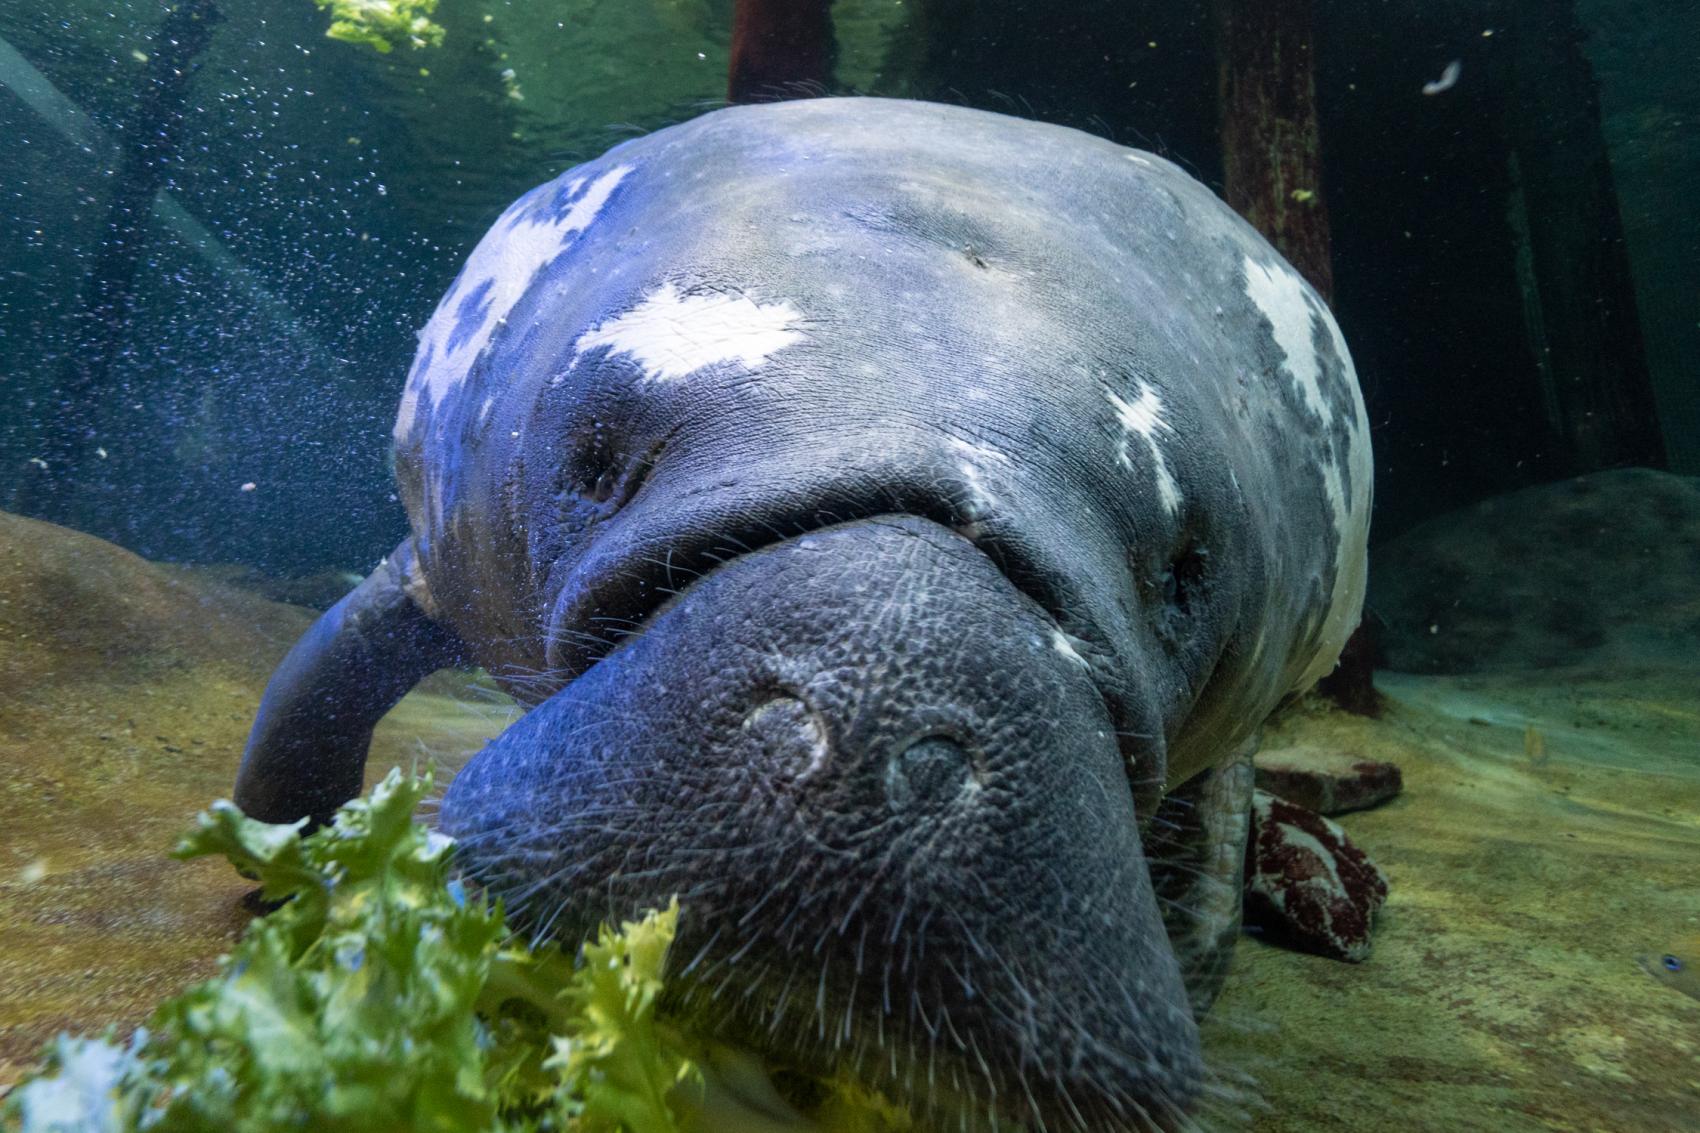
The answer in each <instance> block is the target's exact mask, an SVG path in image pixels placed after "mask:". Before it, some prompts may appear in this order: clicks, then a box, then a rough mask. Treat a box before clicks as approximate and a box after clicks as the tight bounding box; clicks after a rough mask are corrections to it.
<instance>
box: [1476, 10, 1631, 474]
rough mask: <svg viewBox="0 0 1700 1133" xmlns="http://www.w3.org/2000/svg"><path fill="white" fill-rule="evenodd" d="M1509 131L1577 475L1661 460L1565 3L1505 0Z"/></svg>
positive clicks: (1598, 139) (1597, 136)
mask: <svg viewBox="0 0 1700 1133" xmlns="http://www.w3.org/2000/svg"><path fill="white" fill-rule="evenodd" d="M1507 7H1508V12H1509V15H1510V18H1511V38H1512V43H1511V49H1512V64H1511V70H1512V89H1511V91H1510V97H1509V98H1507V99H1506V100H1505V104H1504V105H1505V113H1506V116H1507V118H1508V119H1509V120H1508V121H1507V123H1506V132H1507V134H1508V135H1509V137H1510V139H1511V146H1512V149H1513V151H1514V152H1515V154H1516V159H1517V161H1516V168H1517V175H1518V181H1519V186H1518V187H1519V189H1520V191H1521V192H1522V194H1523V203H1524V205H1525V208H1524V210H1523V215H1524V217H1525V218H1526V222H1527V225H1528V228H1527V233H1528V240H1529V250H1530V254H1531V259H1532V261H1533V266H1534V276H1535V291H1536V296H1535V298H1536V301H1537V305H1538V307H1539V313H1540V325H1541V328H1542V330H1543V332H1544V338H1545V342H1544V347H1545V350H1546V357H1545V358H1544V359H1543V364H1542V367H1541V369H1542V373H1543V376H1544V377H1545V379H1546V380H1547V381H1548V382H1549V383H1550V384H1549V389H1548V398H1549V402H1550V403H1551V404H1552V405H1553V406H1554V407H1555V408H1556V416H1557V422H1556V424H1557V427H1558V429H1559V432H1560V434H1561V436H1562V439H1563V442H1564V444H1565V446H1566V448H1567V449H1568V450H1569V452H1568V456H1569V460H1568V462H1567V463H1568V464H1569V466H1570V468H1571V470H1572V471H1574V472H1579V473H1580V472H1590V471H1593V470H1595V469H1599V468H1612V467H1617V466H1621V465H1626V464H1641V465H1648V466H1651V467H1654V468H1662V467H1665V447H1664V439H1663V436H1662V434H1661V433H1660V431H1659V422H1658V411H1657V408H1656V406H1655V404H1654V400H1653V386H1652V378H1651V376H1650V374H1649V373H1648V369H1647V355H1646V349H1645V347H1644V346H1643V344H1642V341H1641V324H1640V320H1639V318H1638V317H1637V315H1636V309H1635V292H1634V283H1633V280H1632V278H1631V276H1630V272H1629V253H1628V251H1627V249H1626V247H1625V245H1624V241H1623V218H1622V217H1621V215H1620V214H1619V212H1618V205H1617V187H1616V185H1615V184H1614V183H1613V181H1612V172H1611V159H1610V156H1609V155H1608V153H1607V151H1606V142H1605V133H1604V129H1603V127H1602V124H1601V121H1600V100H1599V91H1598V89H1597V84H1596V82H1595V79H1594V72H1593V68H1592V66H1590V65H1589V63H1588V59H1587V56H1585V55H1584V54H1583V53H1582V39H1583V32H1582V28H1581V26H1580V24H1579V23H1578V22H1577V19H1576V13H1575V10H1574V8H1573V6H1572V4H1571V3H1570V2H1569V0H1512V2H1511V3H1510V4H1509V5H1508V6H1507Z"/></svg>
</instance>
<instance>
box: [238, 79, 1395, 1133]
mask: <svg viewBox="0 0 1700 1133" xmlns="http://www.w3.org/2000/svg"><path fill="white" fill-rule="evenodd" d="M396 454H397V469H398V475H399V478H400V481H401V485H402V490H403V498H404V501H405V503H406V506H407V511H408V516H409V518H410V520H411V523H412V531H413V533H412V535H411V536H410V537H409V539H408V540H406V541H405V542H404V543H403V544H402V546H401V547H400V548H398V550H397V553H396V554H395V555H394V556H392V557H391V559H390V560H389V562H388V563H386V565H385V567H384V568H383V569H382V570H380V571H378V572H377V573H375V574H374V575H373V576H372V577H371V578H369V579H368V580H367V581H366V583H364V584H363V585H362V586H361V587H360V588H359V589H358V590H356V591H355V593H354V594H352V595H350V596H349V598H347V599H346V600H345V601H344V602H343V603H341V604H340V605H339V606H338V607H336V608H335V609H333V610H331V611H330V612H329V613H327V614H326V615H325V617H324V619H322V620H321V622H320V623H319V625H317V626H316V627H315V628H314V630H313V631H312V632H311V633H310V634H309V636H308V638H306V639H304V641H303V642H302V644H301V645H299V646H297V648H296V650H295V651H294V652H293V653H292V654H291V655H290V657H289V659H288V660H286V662H285V663H284V666H283V667H282V668H281V669H280V670H279V673H278V676H277V677H276V678H274V680H273V683H272V686H271V687H270V688H269V689H268V692H267V697H266V701H265V703H264V704H263V705H262V707H261V711H260V715H259V718H258V719H257V721H256V723H255V728H254V734H253V737H252V738H251V740H250V744H249V750H248V752H247V754H246V756H245V758H244V763H243V767H242V771H241V773H240V776H239V779H238V784H237V800H238V802H239V803H241V804H242V806H243V807H244V808H245V809H247V810H248V811H249V812H250V813H253V814H256V815H258V816H259V817H264V818H269V819H273V820H285V819H293V818H296V817H299V816H300V815H302V814H310V815H313V816H316V817H321V818H322V817H323V816H324V815H326V814H328V813H329V811H330V810H331V809H332V808H333V807H334V806H335V805H336V804H337V803H338V802H340V801H341V800H342V799H344V798H346V797H348V796H349V795H350V794H352V793H353V792H354V791H355V790H357V789H358V785H359V781H360V771H361V766H362V763H363V760H364V757H365V744H366V739H367V737H368V736H369V734H370V728H371V726H372V724H373V723H374V722H375V721H376V719H377V718H378V716H380V715H381V714H382V712H383V711H385V710H386V709H387V708H388V706H389V705H390V704H391V703H393V701H394V700H395V699H396V698H397V697H399V695H400V694H401V692H402V691H404V690H405V688H406V687H407V686H408V685H409V684H411V683H412V682H413V681H415V680H417V679H418V678H419V677H420V676H422V675H423V674H424V673H427V672H429V671H431V670H432V669H434V668H438V667H441V666H443V665H446V664H452V663H456V662H467V661H470V662H475V663H477V664H480V665H483V666H485V667H486V668H488V669H489V670H490V672H491V673H492V674H494V675H495V676H496V678H497V679H498V680H500V681H502V682H503V683H504V685H505V686H506V687H508V688H509V689H511V690H512V691H513V693H514V694H515V696H516V697H518V698H519V699H520V700H521V701H522V702H524V703H526V704H527V705H529V706H532V707H531V711H530V713H529V714H528V715H527V716H526V717H525V718H523V719H522V720H520V721H519V722H518V723H516V724H515V725H513V726H512V727H511V728H509V729H508V731H507V732H506V733H505V734H504V735H503V736H501V737H500V738H499V739H497V740H496V741H495V742H493V743H492V744H491V745H490V746H489V747H488V748H486V749H485V750H484V751H483V752H481V753H479V754H478V755H477V756H476V757H475V758H474V759H473V760H472V762H471V763H470V764H469V765H468V766H467V767H466V769H465V770H464V771H462V772H461V774H460V776H459V777H458V778H457V779H456V780H455V781H454V783H453V784H452V785H451V786H450V788H449V791H448V794H447V796H446V798H445V800H444V803H443V808H442V812H441V824H442V826H443V828H444V829H445V830H446V831H448V832H449V833H451V834H453V835H455V836H456V837H457V838H459V839H460V840H461V855H462V857H461V860H462V861H464V862H465V863H466V864H467V867H468V869H469V870H471V871H472V872H473V873H474V874H475V875H476V876H478V877H479V878H481V879H482V880H484V881H485V882H487V883H488V884H489V885H490V886H491V887H492V888H493V889H495V890H496V891H497V892H498V893H500V894H502V895H503V896H505V897H506V898H507V899H508V900H509V903H510V908H511V909H513V910H514V911H515V912H516V914H517V915H518V916H519V917H520V918H521V919H522V920H523V921H524V922H526V923H528V924H530V925H531V926H532V927H533V928H534V930H536V931H539V932H548V933H553V934H558V935H562V936H565V937H567V938H568V939H571V938H574V937H575V936H576V935H577V934H581V933H583V932H585V931H586V930H587V929H588V928H589V927H590V926H592V925H594V924H595V923H596V922H597V921H599V920H601V919H604V918H607V917H610V916H630V915H632V914H633V913H635V912H636V911H637V910H639V909H641V908H644V907H648V906H655V905H659V904H662V903H665V901H666V900H667V899H668V897H669V896H671V895H673V894H678V895H679V896H680V897H681V899H682V900H683V904H684V909H685V915H684V919H683V922H682V926H681V935H680V939H679V941H678V944H677V945H676V951H675V958H676V961H677V963H676V968H677V971H676V973H675V976H674V979H673V983H672V986H673V987H674V988H675V994H676V996H677V999H678V1001H679V1003H678V1005H679V1006H680V1007H681V1008H683V1009H689V1010H693V1011H696V1012H699V1013H700V1022H701V1025H704V1026H708V1027H712V1028H716V1029H718V1030H720V1031H722V1032H723V1033H725V1034H728V1035H730V1036H732V1037H735V1038H737V1039H738V1040H740V1041H742V1042H745V1043H749V1044H752V1045H754V1046H756V1047H758V1048H760V1049H763V1050H764V1051H766V1052H768V1053H769V1054H770V1055H771V1056H772V1057H774V1058H776V1059H777V1060H779V1061H781V1062H785V1063H789V1064H791V1065H793V1066H794V1067H796V1068H797V1069H799V1070H802V1071H804V1072H806V1073H829V1072H832V1071H834V1070H835V1069H839V1068H846V1067H848V1068H853V1069H855V1070H856V1071H857V1072H859V1073H860V1074H861V1075H862V1076H864V1077H865V1078H867V1079H868V1080H870V1081H871V1082H873V1083H874V1084H876V1085H878V1086H880V1087H882V1088H884V1089H885V1090H887V1092H888V1093H890V1094H891V1095H892V1096H894V1097H895V1098H897V1099H898V1100H900V1101H903V1102H905V1103H906V1104H908V1105H910V1106H912V1107H913V1108H914V1109H915V1110H916V1111H917V1113H919V1114H921V1115H922V1116H923V1117H928V1118H931V1119H935V1120H940V1121H949V1122H950V1123H951V1125H952V1127H954V1126H955V1125H956V1124H957V1123H958V1122H959V1121H963V1120H966V1121H967V1122H968V1124H970V1125H976V1124H983V1123H985V1122H986V1121H987V1120H989V1117H988V1115H991V1114H996V1115H997V1116H998V1117H999V1118H1000V1119H1002V1120H1006V1121H1009V1122H1012V1123H1016V1124H1020V1123H1026V1124H1028V1125H1030V1126H1031V1127H1033V1128H1041V1127H1043V1128H1046V1129H1051V1130H1057V1129H1077V1130H1085V1129H1094V1130H1098V1129H1146V1128H1154V1127H1171V1126H1174V1125H1177V1124H1179V1123H1181V1122H1183V1121H1184V1120H1185V1117H1184V1115H1185V1114H1186V1113H1187V1112H1189V1110H1191V1109H1192V1108H1193V1107H1195V1106H1196V1105H1197V1104H1199V1102H1200V1099H1201V1097H1203V1096H1205V1095H1207V1094H1208V1093H1209V1089H1210V1087H1209V1084H1208V1077H1207V1075H1206V1072H1205V1071H1204V1069H1203V1063H1202V1059H1201V1057H1200V1053H1199V1049H1198V1037H1197V1025H1196V1016H1197V1014H1198V1013H1199V1012H1201V1011H1203V1010H1204V1009H1205V1008H1206V1007H1207V1006H1208V1004H1209V1002H1210V999H1211V998H1212V996H1213V995H1214V992H1215V989H1216V988H1217V987H1218V986H1219V982H1220V978H1221V972H1222V970H1223V967H1224V964H1225V960H1226V955H1227V950H1228V948H1229V947H1230V946H1231V942H1232V936H1233V931H1234V928H1235V926H1236V925H1237V918H1238V877H1237V872H1236V871H1237V870H1238V868H1239V864H1238V863H1239V858H1240V847H1241V846H1242V845H1243V841H1244V837H1245V815H1246V807H1247V805H1248V803H1249V794H1250V790H1249V787H1250V776H1249V774H1248V773H1247V771H1246V768H1245V766H1244V758H1245V755H1246V753H1247V751H1248V747H1249V745H1250V743H1251V742H1252V741H1253V737H1254V735H1255V731H1256V728H1257V727H1258V725H1259V724H1260V722H1261V721H1262V720H1263V718H1264V717H1265V716H1266V715H1267V714H1268V712H1269V711H1270V710H1271V708H1273V707H1274V706H1275V704H1276V703H1277V702H1278V701H1279V700H1280V698H1281V697H1283V696H1284V695H1286V694H1288V693H1290V692H1292V691H1294V690H1296V689H1301V688H1303V687H1305V686H1307V685H1308V684H1310V683H1311V682H1312V681H1314V680H1315V679H1316V678H1317V677H1318V676H1320V675H1321V674H1323V673H1325V672H1326V671H1327V670H1328V669H1329V668H1330V667H1331V666H1332V665H1333V663H1334V660H1335V658H1336V657H1337V655H1338V653H1339V650H1340V647H1341V645H1342V644H1343V642H1344V640H1345V637H1346V635H1347V633H1348V632H1349V631H1350V630H1351V628H1352V627H1353V625H1354V624H1355V623H1356V620H1357V616H1358V612H1359V608H1360V605H1361V600H1362V587H1363V572H1364V561H1363V560H1364V545H1365V540H1366V537H1367V527H1368V514H1369V504H1370V453H1369V438H1368V432H1367V425H1366V422H1365V419H1364V414H1363V405H1362V401H1361V398H1360V396H1359V394H1358V390H1357V383H1356V378H1355V375H1354V373H1353V371H1352V366H1351V362H1350V359H1349V358H1348V357H1347V354H1346V351H1345V347H1344V344H1343V342H1342V341H1341V338H1340V334H1339V330H1338V328H1337V327H1336V325H1335V323H1334V321H1333V319H1332V318H1331V317H1330V315H1329V314H1328V312H1327V309H1326V308H1325V306H1324V305H1323V304H1322V303H1321V302H1320V300H1319V299H1318V298H1317V297H1316V295H1315V294H1314V293H1313V292H1312V291H1311V290H1310V289H1309V288H1308V287H1307V286H1305V285H1304V284H1303V283H1302V282H1301V281H1300V280H1299V279H1298V277H1297V276H1296V275H1295V274H1294V273H1293V271H1292V269H1291V268H1290V267H1288V266H1287V264H1286V263H1285V262H1284V261H1282V260H1281V259H1280V257H1279V256H1277V255H1276V253H1275V252H1274V251H1273V250H1271V249H1270V247H1269V246H1268V245H1267V244H1266V243H1265V242H1264V241H1263V240H1262V239H1261V238H1260V237H1259V236H1258V235H1257V234H1256V233H1255V232H1253V231H1252V230H1251V229H1250V228H1249V227H1248V226H1247V225H1245V224H1244V223H1243V222H1242V221H1240V220H1239V219H1238V218H1237V217H1235V216H1234V215H1233V214H1232V213H1231V212H1230V211H1229V210H1228V209H1227V208H1226V207H1225V206H1224V205H1223V204H1222V203H1221V202H1220V201H1218V200H1217V199H1216V198H1215V197H1214V196H1213V195H1212V194H1211V193H1210V192H1209V191H1208V190H1207V189H1205V188H1204V187H1203V186H1201V185H1199V184H1197V183H1196V182H1194V181H1193V180H1192V179H1190V178H1189V177H1187V176H1186V175H1185V174H1184V173H1182V172H1181V171H1180V170H1178V169H1177V168H1175V167H1174V166H1172V165H1170V164H1168V163H1167V162H1164V161H1162V160H1161V159H1159V158H1155V157H1152V156H1150V155H1148V154H1143V153H1138V152H1135V151H1131V150H1127V149H1123V148H1121V147H1118V146H1115V145H1112V144H1111V143H1109V142H1106V141H1103V140H1100V139H1097V138H1093V137H1090V136H1088V135H1085V134H1080V133H1077V132H1074V131H1071V130H1065V129H1061V128H1058V127H1052V126H1046V125H1040V124H1036V123H1032V122H1025V121H1019V120H1015V119H1011V118H1005V117H1001V116H998V115H992V114H985V113H981V112H978V111H969V110H963V109H957V108H949V107H942V106H934V105H928V104H923V103H908V102H898V101H880V100H868V99H832V100H828V99H823V100H813V101H806V102H792V103H781V104H774V105H766V106H760V107H740V108H733V109H728V110H722V111H718V112H715V113H713V114H709V115H706V116H704V117H702V118H699V119H696V120H694V121H692V122H688V123H686V124H684V125H681V126H676V127H673V128H671V129H667V130H663V131H661V132H659V133H656V134H654V135H651V136H649V137H645V138H642V139H639V140H636V141H633V142H628V143H626V144H624V145H622V146H619V147H617V148H616V149H614V150H613V151H611V152H609V153H608V154H606V155H605V156H603V157H602V158H600V159H598V160H596V161H594V162H591V163H589V164H587V165H584V166H581V167H579V168H578V169H575V170H573V171H571V172H569V173H567V174H565V175H563V176H562V177H561V178H560V179H559V180H557V181H555V182H552V183H550V184H548V185H545V186H543V187H541V188H539V189H537V190H535V191H534V192H532V193H530V194H528V195H527V196H526V197H524V198H522V199H521V200H520V201H519V202H518V203H516V204H515V205H514V206H513V207H512V208H511V209H509V210H508V211H507V212H506V213H505V214H504V215H503V217H502V218H501V219H500V220H498V221H497V223H496V225H495V226H494V228H492V230H491V232H490V234H489V235H488V236H486V237H485V239H484V241H483V242H482V243H481V244H480V245H479V247H478V249H477V250H476V251H475V252H474V253H473V255H472V257H471V259H470V260H469V262H468V264H467V266H466V268H465V270H464V271H463V272H462V273H461V276H460V278H459V279H457V280H456V282H455V284H454V286H453V287H452V288H451V289H450V291H449V294H448V295H447V296H446V297H445V298H444V300H443V302H442V305H441V306H440V307H439V309H438V311H437V314H436V316H435V317H434V318H433V319H432V321H431V323H430V325H429V326H428V327H427V328H426V330H425V331H424V333H423V334H422V335H421V343H420V350H419V355H418V357H417V359H416V360H415V363H414V368H413V371H412V373H411V375H410V377H409V381H408V387H407V392H406V394H405V396H404V399H403V403H402V408H401V412H400V414H399V417H398V421H397V424H396ZM1166 793H1167V795H1168V798H1167V800H1166V801H1165V798H1164V796H1165V794H1166ZM1154 818H1155V821H1153V819H1154ZM965 1115H972V1116H971V1117H968V1116H965Z"/></svg>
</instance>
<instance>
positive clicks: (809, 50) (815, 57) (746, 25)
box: [726, 0, 832, 102]
mask: <svg viewBox="0 0 1700 1133" xmlns="http://www.w3.org/2000/svg"><path fill="white" fill-rule="evenodd" d="M831 76H832V0H737V7H736V8H735V9H734V10H733V13H732V59H731V65H730V67H729V68H728V75H727V80H726V98H727V99H728V100H729V101H731V102H774V101H779V100H782V99H787V98H796V97H798V95H799V92H800V91H806V90H807V89H809V88H810V87H814V88H824V87H825V86H826V83H827V80H828V79H830V78H831Z"/></svg>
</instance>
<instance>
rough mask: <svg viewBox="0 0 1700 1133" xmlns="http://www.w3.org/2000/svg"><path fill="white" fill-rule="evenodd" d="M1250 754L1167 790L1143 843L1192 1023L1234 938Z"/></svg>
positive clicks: (1251, 747) (1205, 1006)
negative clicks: (1190, 1005)
mask: <svg viewBox="0 0 1700 1133" xmlns="http://www.w3.org/2000/svg"><path fill="white" fill-rule="evenodd" d="M1256 750H1257V742H1256V740H1253V741H1252V742H1251V743H1249V744H1247V745H1246V746H1245V748H1243V749H1242V750H1241V751H1240V753H1239V754H1238V755H1237V756H1236V757H1235V758H1234V759H1233V761H1232V762H1230V763H1226V764H1224V765H1222V766H1221V767H1218V768H1215V769H1214V770H1211V771H1206V772H1204V773H1203V774H1200V775H1197V776H1194V777H1193V778H1192V779H1189V780H1187V782H1185V783H1183V784H1182V785H1181V786H1180V787H1178V788H1176V789H1175V790H1173V791H1170V792H1169V794H1168V796H1167V797H1166V798H1164V799H1163V802H1162V805H1161V806H1160V807H1158V810H1157V816H1156V820H1155V821H1154V822H1153V823H1152V825H1151V833H1150V835H1149V836H1148V838H1147V855H1146V860H1147V861H1149V862H1150V863H1151V880H1152V882H1153V883H1154V884H1155V886H1156V888H1157V897H1158V900H1159V901H1160V902H1161V903H1162V906H1163V925H1164V927H1165V928H1167V929H1168V932H1169V943H1170V944H1171V945H1172V946H1173V947H1174V951H1175V957H1176V958H1177V959H1178V960H1179V961H1180V965H1181V977H1182V978H1183V979H1184V980H1185V981H1186V992H1187V999H1188V1000H1190V1001H1191V1003H1192V1012H1193V1016H1194V1017H1195V1018H1199V1019H1202V1018H1203V1017H1204V1015H1205V1013H1206V1012H1207V1011H1209V1010H1210V1005H1211V1004H1213V1003H1215V1002H1216V996H1217V994H1218V993H1219V992H1220V991H1221V990H1222V981H1223V979H1225V978H1226V977H1227V974H1228V961H1229V960H1231V959H1232V958H1233V954H1234V941H1235V939H1236V938H1237V937H1238V936H1239V933H1240V904H1241V898H1242V895H1243V891H1244V876H1245V846H1246V837H1247V834H1248V832H1249V830H1250V829H1251V792H1252V767H1251V757H1252V753H1253V752H1255V751H1256Z"/></svg>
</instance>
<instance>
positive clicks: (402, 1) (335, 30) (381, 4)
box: [313, 0, 443, 52]
mask: <svg viewBox="0 0 1700 1133" xmlns="http://www.w3.org/2000/svg"><path fill="white" fill-rule="evenodd" d="M313 3H315V4H317V5H318V6H319V7H320V8H322V9H328V10H329V11H330V14H331V26H330V30H329V31H327V32H325V34H326V35H328V36H330V37H331V38H332V39H340V40H342V41H343V42H345V43H364V44H368V45H370V46H372V47H375V48H377V49H378V50H379V51H384V52H388V51H390V50H392V49H393V48H396V47H399V46H401V45H403V44H406V45H407V46H409V47H426V46H431V47H440V46H442V43H443V29H442V26H441V25H440V24H434V23H432V22H431V13H432V12H435V11H436V10H437V0H313Z"/></svg>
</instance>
